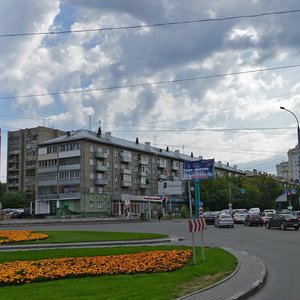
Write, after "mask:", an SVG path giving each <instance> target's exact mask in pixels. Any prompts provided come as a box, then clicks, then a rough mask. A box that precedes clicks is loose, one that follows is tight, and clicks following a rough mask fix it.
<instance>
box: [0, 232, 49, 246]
mask: <svg viewBox="0 0 300 300" xmlns="http://www.w3.org/2000/svg"><path fill="white" fill-rule="evenodd" d="M46 238H48V235H47V234H44V233H33V232H32V231H31V230H0V244H4V243H15V242H26V241H33V240H41V239H46Z"/></svg>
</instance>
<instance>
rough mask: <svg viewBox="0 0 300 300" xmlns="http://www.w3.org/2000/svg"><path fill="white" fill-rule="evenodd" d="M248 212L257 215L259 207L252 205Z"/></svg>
mask: <svg viewBox="0 0 300 300" xmlns="http://www.w3.org/2000/svg"><path fill="white" fill-rule="evenodd" d="M248 212H249V214H254V215H259V214H260V208H259V207H252V208H250V209H249V210H248Z"/></svg>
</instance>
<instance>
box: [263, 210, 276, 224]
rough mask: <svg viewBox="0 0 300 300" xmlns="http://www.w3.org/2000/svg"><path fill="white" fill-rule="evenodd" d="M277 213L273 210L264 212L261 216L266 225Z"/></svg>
mask: <svg viewBox="0 0 300 300" xmlns="http://www.w3.org/2000/svg"><path fill="white" fill-rule="evenodd" d="M275 215H276V214H275V213H272V212H267V213H263V214H262V215H261V216H262V218H263V222H264V225H266V223H267V221H268V220H270V219H271V218H272V217H273V216H275Z"/></svg>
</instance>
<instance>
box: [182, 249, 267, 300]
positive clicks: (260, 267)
mask: <svg viewBox="0 0 300 300" xmlns="http://www.w3.org/2000/svg"><path fill="white" fill-rule="evenodd" d="M224 249H225V250H226V251H228V252H230V253H231V254H233V255H234V256H235V257H236V258H237V259H238V267H237V269H236V270H235V272H233V274H231V275H230V276H229V277H227V278H225V279H224V280H222V281H220V282H218V283H217V284H215V285H213V286H210V287H207V288H205V289H203V290H200V291H198V292H195V293H192V294H190V295H186V296H184V297H181V298H179V299H178V300H235V299H247V298H248V297H249V296H250V295H252V294H254V293H255V292H256V291H258V289H260V288H262V287H263V285H264V283H265V280H266V278H267V270H266V268H265V266H264V264H263V263H262V262H261V261H260V260H259V259H258V258H257V257H255V256H253V255H251V254H249V253H246V252H243V251H236V250H233V249H229V248H224Z"/></svg>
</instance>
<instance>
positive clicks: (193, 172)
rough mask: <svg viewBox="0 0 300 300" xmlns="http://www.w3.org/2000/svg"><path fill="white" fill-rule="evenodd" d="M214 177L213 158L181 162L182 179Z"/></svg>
mask: <svg viewBox="0 0 300 300" xmlns="http://www.w3.org/2000/svg"><path fill="white" fill-rule="evenodd" d="M212 178H214V159H202V160H195V161H185V162H184V163H183V180H193V179H212Z"/></svg>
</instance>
